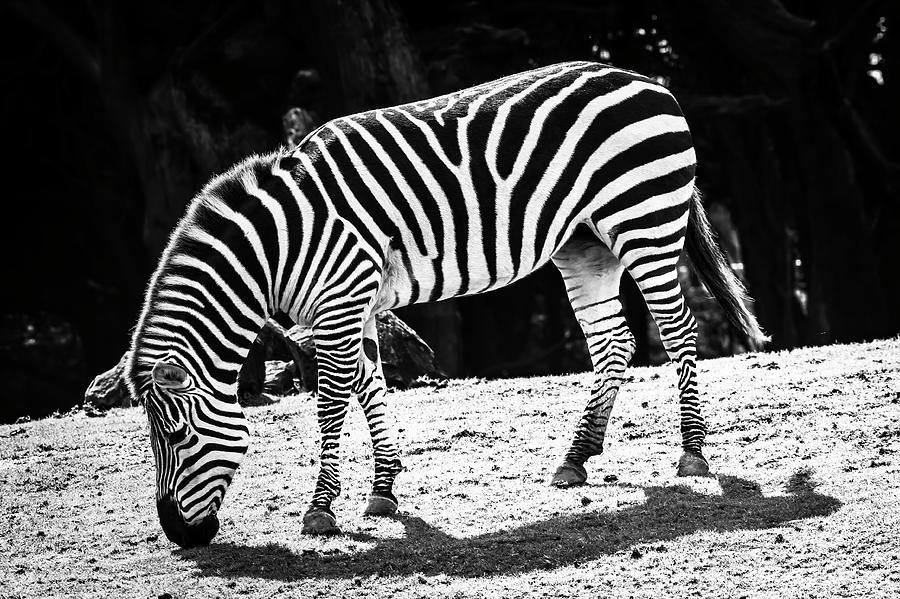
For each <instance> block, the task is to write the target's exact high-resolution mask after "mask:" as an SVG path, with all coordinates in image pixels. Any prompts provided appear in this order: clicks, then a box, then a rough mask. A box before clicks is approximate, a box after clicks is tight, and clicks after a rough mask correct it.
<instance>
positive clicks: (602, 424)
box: [550, 233, 635, 487]
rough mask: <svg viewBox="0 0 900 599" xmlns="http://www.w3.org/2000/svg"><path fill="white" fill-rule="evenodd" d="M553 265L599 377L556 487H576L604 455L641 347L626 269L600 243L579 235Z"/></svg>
mask: <svg viewBox="0 0 900 599" xmlns="http://www.w3.org/2000/svg"><path fill="white" fill-rule="evenodd" d="M553 263H554V264H555V265H556V267H557V268H558V269H559V271H560V273H561V274H562V276H563V281H564V282H565V285H566V292H567V293H568V296H569V302H570V303H571V304H572V309H573V310H574V311H575V317H576V318H577V319H578V323H579V324H580V325H581V329H582V331H583V332H584V336H585V340H586V341H587V346H588V351H589V353H590V355H591V362H592V364H593V369H594V377H595V381H594V385H593V387H592V389H591V398H590V401H589V402H588V404H587V406H586V407H585V410H584V413H583V414H582V416H581V420H579V422H578V425H577V427H576V429H575V437H574V439H573V441H572V445H571V447H570V448H569V451H568V452H567V453H566V456H565V458H564V459H563V463H562V465H561V466H560V467H559V468H558V469H557V471H556V473H555V474H554V475H553V479H552V480H551V483H550V484H551V485H554V486H557V487H570V486H574V485H579V484H582V483H583V482H584V481H585V480H586V479H587V470H585V468H584V463H585V462H586V461H587V459H588V458H590V457H591V456H593V455H599V454H600V453H601V452H602V451H603V440H604V437H605V435H606V426H607V424H608V422H609V417H610V413H611V412H612V408H613V404H614V402H615V400H616V394H617V393H618V391H619V386H620V385H621V383H622V378H623V375H624V373H625V369H626V368H627V367H628V363H629V362H630V361H631V357H632V355H633V354H634V348H635V344H634V336H633V335H632V333H631V330H630V329H629V328H628V325H627V324H626V322H625V317H624V314H623V310H622V304H621V301H620V299H619V283H620V281H621V278H622V273H623V271H624V269H623V267H622V265H621V264H620V263H619V260H618V259H617V258H616V257H615V256H614V255H613V254H612V253H611V252H610V251H609V249H608V248H607V247H606V246H605V245H604V244H603V243H602V242H601V241H600V240H599V239H597V238H596V237H595V236H594V235H593V234H582V233H576V234H575V235H574V236H573V237H572V239H570V240H569V241H567V242H566V244H565V245H564V246H563V247H562V248H561V249H560V250H559V251H558V252H557V253H556V255H554V256H553Z"/></svg>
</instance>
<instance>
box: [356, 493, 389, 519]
mask: <svg viewBox="0 0 900 599" xmlns="http://www.w3.org/2000/svg"><path fill="white" fill-rule="evenodd" d="M396 513H397V501H396V499H392V498H390V497H385V496H384V495H369V503H367V504H366V509H364V510H363V516H393V515H394V514H396Z"/></svg>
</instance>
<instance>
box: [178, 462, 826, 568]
mask: <svg viewBox="0 0 900 599" xmlns="http://www.w3.org/2000/svg"><path fill="white" fill-rule="evenodd" d="M718 479H719V483H720V485H721V487H722V490H723V494H722V495H706V494H702V493H697V492H695V491H693V490H691V489H689V488H687V487H685V486H665V487H663V486H648V487H632V488H641V489H643V490H644V492H645V494H646V502H644V503H642V504H640V505H635V506H632V507H629V508H626V509H623V510H620V511H595V512H588V513H583V512H582V513H579V514H574V515H568V516H560V517H557V518H552V519H548V520H545V521H542V522H536V523H533V524H528V525H525V526H522V527H520V528H516V529H511V530H502V531H498V532H492V533H488V534H484V535H480V536H476V537H470V538H456V537H453V536H451V535H448V534H446V533H444V532H442V531H440V530H438V529H437V528H435V527H433V526H431V525H430V524H428V523H427V522H425V521H423V520H422V519H421V518H417V517H415V516H408V515H401V516H397V517H396V519H397V520H398V521H400V522H401V523H402V524H403V526H404V527H405V529H406V535H405V537H404V538H401V539H382V538H377V537H373V536H372V535H368V534H364V533H354V534H349V535H347V537H349V538H351V539H354V540H357V541H361V542H366V543H373V542H374V543H375V546H374V547H372V548H370V549H366V550H363V551H358V552H352V553H337V554H330V555H321V554H319V553H317V552H311V551H307V552H303V553H302V554H297V553H294V552H292V551H291V550H289V549H287V548H286V547H283V546H280V545H274V544H273V545H265V546H240V545H234V544H228V543H213V544H212V545H210V546H209V547H206V548H203V549H189V550H180V551H176V552H175V553H176V555H179V556H180V557H181V558H182V559H184V560H189V561H193V562H195V563H196V566H197V568H199V573H198V574H199V575H201V576H218V577H225V578H228V577H253V578H260V579H275V580H282V581H285V582H290V581H298V580H304V579H315V578H355V577H360V578H363V577H367V576H373V575H374V576H392V575H408V574H415V573H421V574H423V575H425V576H434V575H439V574H445V575H448V576H462V577H474V576H484V575H486V574H488V575H491V574H517V573H523V572H527V571H532V570H541V569H553V568H557V567H561V566H567V565H577V564H580V563H584V562H588V561H591V560H594V559H597V558H600V557H602V556H604V555H608V554H612V553H616V552H619V551H623V550H628V549H632V548H634V549H638V551H639V552H640V551H648V550H649V551H657V550H660V551H664V550H665V547H664V546H659V547H656V548H654V547H653V546H652V545H653V543H654V542H660V541H669V540H673V539H676V538H678V537H681V536H685V535H689V534H692V533H694V532H698V531H732V530H762V529H767V528H774V527H779V526H783V525H784V524H785V523H786V522H790V521H794V520H801V519H806V518H815V517H822V516H828V515H830V514H832V513H834V512H835V511H836V510H837V509H838V508H840V506H841V502H840V501H838V500H837V499H835V498H833V497H829V496H826V495H821V494H819V493H817V492H815V490H814V488H813V485H812V484H811V483H810V481H809V473H807V472H803V471H801V472H798V473H797V474H795V475H794V476H792V477H791V479H790V480H789V481H788V485H787V491H788V493H787V494H786V495H782V496H776V497H763V495H762V492H761V491H760V487H759V485H758V484H757V483H754V482H752V481H748V480H745V479H741V478H737V477H734V476H727V475H720V476H718ZM635 557H638V555H635Z"/></svg>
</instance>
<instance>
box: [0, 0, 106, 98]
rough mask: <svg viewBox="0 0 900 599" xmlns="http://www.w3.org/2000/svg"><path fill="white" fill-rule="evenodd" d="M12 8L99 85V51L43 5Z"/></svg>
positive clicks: (18, 1) (21, 3) (20, 3)
mask: <svg viewBox="0 0 900 599" xmlns="http://www.w3.org/2000/svg"><path fill="white" fill-rule="evenodd" d="M9 6H10V7H11V8H12V9H13V10H14V11H16V12H17V13H19V15H21V16H22V17H23V18H24V19H25V20H27V21H28V22H29V23H31V24H32V25H33V26H34V28H35V29H37V30H38V31H39V32H40V33H41V34H42V35H43V36H44V37H46V38H47V40H48V41H50V42H51V43H53V44H54V45H55V46H56V47H57V48H58V49H59V50H60V53H61V54H62V55H63V56H64V57H66V58H67V59H68V60H69V61H70V62H72V64H73V65H75V67H76V68H78V70H80V71H81V72H82V74H83V75H84V76H85V77H87V79H89V80H90V81H92V82H94V83H100V74H101V73H100V61H99V60H98V58H97V53H96V51H95V50H94V49H93V48H91V46H90V44H88V42H87V41H85V40H84V39H83V38H82V37H81V36H80V35H79V34H78V33H76V32H75V31H74V30H73V29H72V28H71V27H70V26H69V25H68V24H67V23H66V22H64V21H63V20H62V19H60V18H59V17H58V16H56V15H55V14H53V12H52V11H50V10H48V9H47V7H46V6H44V3H43V2H41V1H40V0H33V1H26V0H15V1H14V2H11V3H10V4H9Z"/></svg>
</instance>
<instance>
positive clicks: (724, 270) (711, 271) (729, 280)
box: [685, 188, 770, 347]
mask: <svg viewBox="0 0 900 599" xmlns="http://www.w3.org/2000/svg"><path fill="white" fill-rule="evenodd" d="M685 249H686V250H687V254H688V256H689V257H690V259H691V262H692V263H693V265H694V270H695V271H696V273H697V275H698V276H699V277H700V280H701V281H702V282H703V284H704V285H705V286H706V288H707V289H708V290H709V292H710V293H711V294H712V295H713V297H714V298H716V301H718V302H719V304H720V305H721V306H722V309H723V310H724V311H725V315H726V316H727V317H728V320H730V321H731V322H732V324H734V325H735V326H736V327H737V328H739V329H740V330H741V332H743V333H744V335H746V336H747V339H749V340H750V341H751V342H752V343H754V344H756V345H757V347H762V345H763V344H765V343H766V342H768V341H770V339H769V337H768V335H766V334H765V333H763V331H762V329H761V328H760V327H759V323H758V322H756V317H755V316H753V314H751V313H750V311H749V310H748V309H747V306H746V305H745V302H747V301H750V296H749V294H748V293H747V289H746V288H745V287H744V284H743V283H741V280H740V279H738V278H737V275H735V274H734V271H733V270H731V266H730V265H729V264H728V260H727V259H726V258H725V254H723V253H722V250H721V249H720V248H719V244H718V243H717V242H716V236H715V233H713V230H712V228H711V227H710V226H709V220H708V219H707V218H706V210H705V209H704V208H703V203H702V201H701V200H700V191H699V190H698V189H696V188H695V189H694V195H693V197H692V198H691V208H690V215H689V216H688V226H687V237H686V238H685Z"/></svg>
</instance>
